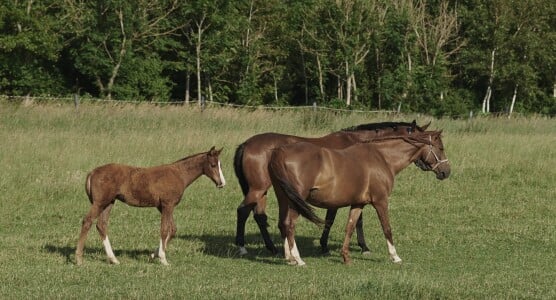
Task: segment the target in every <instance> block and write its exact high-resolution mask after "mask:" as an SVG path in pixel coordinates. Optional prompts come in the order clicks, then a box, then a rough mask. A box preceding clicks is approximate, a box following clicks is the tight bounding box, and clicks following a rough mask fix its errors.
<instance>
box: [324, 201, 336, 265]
mask: <svg viewBox="0 0 556 300" xmlns="http://www.w3.org/2000/svg"><path fill="white" fill-rule="evenodd" d="M337 213H338V209H337V208H329V209H327V210H326V221H325V223H324V229H323V230H322V235H321V236H320V247H321V252H322V254H325V255H328V254H330V250H329V249H328V236H329V235H330V228H331V227H332V224H334V220H335V219H336V214H337Z"/></svg>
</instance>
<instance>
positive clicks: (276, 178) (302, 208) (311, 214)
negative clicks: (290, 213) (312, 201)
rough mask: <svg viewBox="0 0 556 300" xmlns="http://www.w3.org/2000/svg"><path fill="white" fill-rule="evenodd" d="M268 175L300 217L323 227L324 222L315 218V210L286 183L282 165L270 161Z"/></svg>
mask: <svg viewBox="0 0 556 300" xmlns="http://www.w3.org/2000/svg"><path fill="white" fill-rule="evenodd" d="M270 174H271V178H272V179H273V183H274V184H277V185H278V186H279V187H280V188H281V189H282V191H284V193H285V194H286V197H287V198H288V202H289V204H290V205H291V207H292V208H293V209H295V210H296V211H297V212H298V213H299V214H300V215H302V216H303V217H305V218H306V219H308V220H309V221H311V222H313V223H315V224H317V225H324V224H325V221H324V220H323V219H321V218H319V217H318V216H317V214H316V213H315V210H314V208H313V207H312V206H310V205H309V204H308V203H307V202H306V201H305V200H303V199H302V198H301V195H299V193H298V192H297V191H296V190H295V189H294V188H293V186H292V185H291V184H290V183H289V182H288V181H286V179H284V178H287V176H286V170H285V168H284V167H283V165H281V164H279V163H277V162H275V161H274V160H271V163H270Z"/></svg>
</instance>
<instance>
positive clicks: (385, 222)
mask: <svg viewBox="0 0 556 300" xmlns="http://www.w3.org/2000/svg"><path fill="white" fill-rule="evenodd" d="M373 206H374V208H375V210H376V213H377V215H378V219H379V220H380V225H381V226H382V231H383V232H384V237H385V238H386V245H387V246H388V254H390V259H392V261H393V262H394V263H401V262H402V259H401V258H400V257H399V256H398V254H397V252H396V247H394V241H393V239H392V229H391V228H390V221H389V219H388V202H387V199H385V200H379V201H376V202H374V203H373Z"/></svg>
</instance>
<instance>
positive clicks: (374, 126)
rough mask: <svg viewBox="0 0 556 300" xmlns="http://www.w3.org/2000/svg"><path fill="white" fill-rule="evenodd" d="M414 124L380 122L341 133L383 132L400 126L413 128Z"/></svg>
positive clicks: (348, 129) (349, 128)
mask: <svg viewBox="0 0 556 300" xmlns="http://www.w3.org/2000/svg"><path fill="white" fill-rule="evenodd" d="M412 125H413V123H408V122H380V123H367V124H360V125H356V126H351V127H347V128H344V129H341V131H361V130H381V129H386V128H392V129H396V128H397V127H398V126H407V127H411V126H412ZM415 128H416V129H417V130H418V131H423V129H422V128H421V127H419V126H417V125H416V126H415Z"/></svg>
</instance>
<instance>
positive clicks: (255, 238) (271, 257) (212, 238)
mask: <svg viewBox="0 0 556 300" xmlns="http://www.w3.org/2000/svg"><path fill="white" fill-rule="evenodd" d="M176 238H178V239H181V240H184V241H193V242H195V241H198V242H201V243H202V244H203V247H202V249H201V251H202V253H203V254H205V255H210V256H215V257H219V258H241V259H246V260H249V261H256V262H262V263H267V264H278V265H282V264H283V263H284V262H283V261H282V260H281V258H284V250H283V249H284V248H283V244H282V242H281V238H280V237H279V236H275V237H272V238H273V241H275V246H276V248H277V250H278V252H277V253H276V254H274V253H272V252H270V251H269V250H267V249H266V248H265V246H264V243H263V241H262V239H261V237H260V235H257V234H246V235H245V239H246V240H247V241H251V242H248V243H246V245H245V248H246V250H247V253H248V254H246V255H243V256H241V255H239V251H238V250H239V249H238V247H237V246H236V245H235V243H234V240H233V237H231V236H229V235H214V234H182V235H178V236H176ZM276 241H280V242H276ZM295 241H296V243H297V246H298V248H299V251H300V252H301V257H317V258H318V257H322V258H328V259H331V260H334V261H338V262H342V257H341V255H340V250H341V248H342V245H341V244H336V243H331V244H330V245H329V249H330V251H331V252H328V253H323V252H322V250H321V248H320V246H317V244H318V239H316V238H315V237H308V236H303V235H296V236H295ZM350 253H351V254H352V257H353V254H355V253H360V249H359V247H357V246H350ZM357 259H358V260H370V261H375V262H378V261H380V259H377V258H375V257H372V256H368V255H359V256H357Z"/></svg>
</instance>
